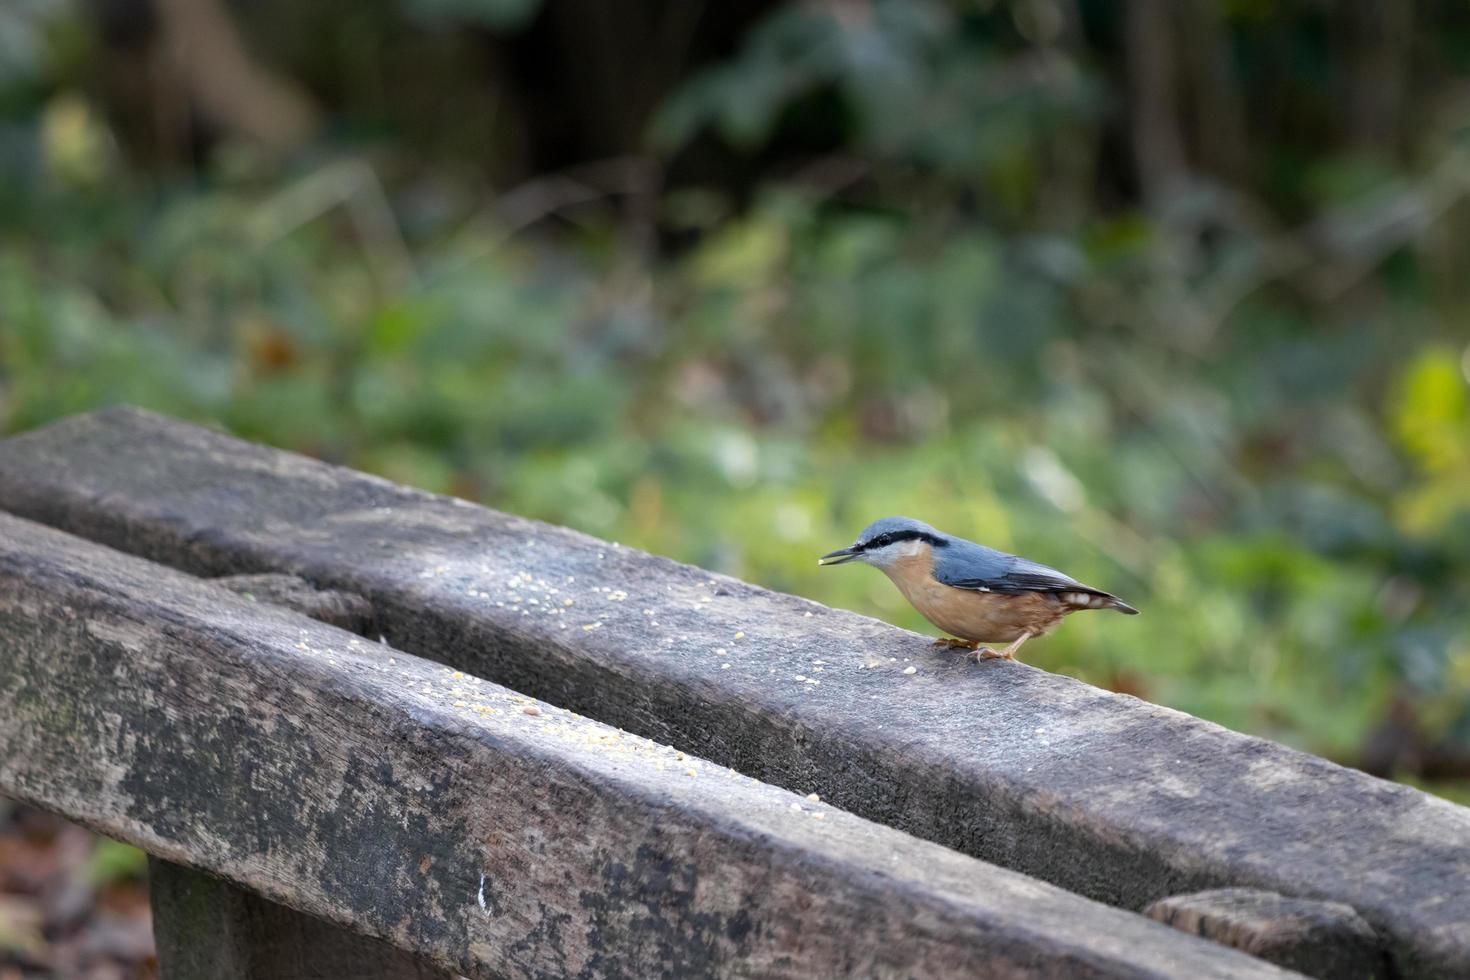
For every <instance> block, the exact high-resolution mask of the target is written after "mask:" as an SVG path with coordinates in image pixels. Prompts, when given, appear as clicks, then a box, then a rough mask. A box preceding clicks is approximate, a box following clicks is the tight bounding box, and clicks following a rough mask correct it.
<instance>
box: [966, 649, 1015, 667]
mask: <svg viewBox="0 0 1470 980" xmlns="http://www.w3.org/2000/svg"><path fill="white" fill-rule="evenodd" d="M1015 659H1016V655H1015V654H1014V653H1012V652H1011V651H1009V650H1002V651H1001V652H999V653H997V652H996V651H994V650H992V649H990V647H977V648H976V649H975V662H976V663H977V664H978V663H979V662H980V661H982V660H1015Z"/></svg>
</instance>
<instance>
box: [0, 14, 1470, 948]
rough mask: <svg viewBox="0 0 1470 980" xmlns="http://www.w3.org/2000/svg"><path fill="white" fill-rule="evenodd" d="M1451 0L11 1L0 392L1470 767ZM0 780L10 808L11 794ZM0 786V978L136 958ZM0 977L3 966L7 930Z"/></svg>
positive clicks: (105, 880)
mask: <svg viewBox="0 0 1470 980" xmlns="http://www.w3.org/2000/svg"><path fill="white" fill-rule="evenodd" d="M1467 197H1470V5H1466V4H1464V3H1463V2H1452V0H1438V2H1431V0H1419V2H1394V3H1378V2H1367V0H1341V2H1332V0H1287V2H1279V3H1277V2H1266V0H1132V2H1118V3H1104V2H1095V0H1012V2H1004V0H990V2H985V0H902V2H899V0H892V2H865V0H845V2H836V0H833V2H809V3H801V2H754V3H745V4H736V3H713V2H694V0H669V2H657V0H580V2H576V0H307V2H302V0H238V2H225V0H90V2H87V0H4V3H3V4H0V432H11V431H18V430H22V429H26V428H29V427H32V426H35V425H38V424H41V423H44V422H46V421H48V420H50V419H53V418H56V417H58V416H60V415H63V414H66V413H69V412H75V411H82V410H86V409H90V408H93V407H97V406H100V405H105V404H110V403H114V402H118V401H128V402H133V403H136V404H140V405H143V406H146V407H149V408H153V409H156V410H159V411H164V412H168V413H172V414H175V415H178V416H181V417H185V418H190V419H196V420H201V421H207V422H212V423H215V424H218V425H221V426H223V427H225V428H228V429H229V430H231V431H234V432H236V433H238V434H240V435H242V436H245V437H247V438H250V439H256V440H262V441H265V442H269V443H271V444H274V445H279V446H283V447H286V448H289V449H294V450H299V451H302V452H307V453H310V454H313V455H316V456H320V457H322V458H326V459H329V460H332V461H335V462H341V463H345V464H347V465H351V466H355V467H359V468H362V469H366V470H370V471H373V472H376V473H381V474H383V475H385V476H388V477H390V478H392V479H395V480H400V481H404V482H408V483H412V484H415V485H418V486H423V487H427V488H430V489H433V490H436V491H441V492H445V493H452V494H458V495H460V496H464V497H468V498H470V499H474V500H478V501H482V502H484V503H487V504H489V505H491V506H495V507H499V508H502V509H506V510H510V511H515V512H517V513H521V514H528V515H532V516H536V517H541V518H545V519H547V520H551V521H555V522H558V523H562V524H568V525H571V526H573V527H577V528H580V529H582V530H585V531H588V532H590V533H593V534H596V535H600V536H603V537H608V538H613V539H617V540H620V541H623V542H625V543H630V544H634V545H637V546H639V547H643V548H647V549H649V550H652V551H656V552H659V553H663V554H668V555H672V556H674V557H677V558H681V559H684V560H687V561H692V562H696V563H699V564H701V565H704V566H706V567H710V568H715V569H719V570H721V571H726V572H730V573H733V574H736V575H740V576H742V577H745V578H748V579H751V580H753V581H756V582H759V583H762V584H764V585H768V586H770V587H772V588H777V589H783V590H787V591H792V592H797V593H800V594H802V595H806V596H810V597H812V598H815V599H819V600H821V601H824V602H827V603H831V604H834V605H840V606H845V607H848V608H852V609H857V610H860V611H863V612H867V613H870V614H873V615H877V616H881V617H883V618H885V619H888V620H891V621H893V622H895V623H899V624H901V625H904V626H909V627H914V628H921V629H924V628H927V627H925V626H924V624H923V623H922V621H920V620H919V619H918V618H917V617H916V615H915V614H914V613H913V612H912V611H911V610H910V609H909V608H908V607H907V605H906V604H905V603H904V602H903V601H902V599H901V598H900V597H899V596H898V594H897V593H896V592H895V591H894V590H893V589H892V588H891V587H890V586H889V585H888V583H887V582H886V581H884V580H883V579H882V577H881V576H879V575H878V574H876V573H874V572H871V571H869V570H863V569H858V570H853V569H844V570H842V571H827V570H823V571H818V569H817V568H816V566H815V561H814V559H815V556H816V555H818V554H820V553H822V552H825V551H828V550H830V549H832V548H835V547H838V546H841V545H844V544H847V543H848V542H850V541H851V539H852V537H853V535H854V534H855V532H856V531H857V530H858V529H859V528H860V527H861V526H862V525H863V524H865V523H867V522H868V521H869V520H871V519H872V518H875V517H878V516H883V515H886V514H909V515H912V516H915V517H919V518H922V519H925V520H928V521H929V522H931V523H933V524H936V525H938V526H940V527H941V528H944V529H946V530H948V531H951V532H954V533H957V534H961V535H964V536H967V537H972V538H976V539H978V540H981V541H984V542H986V543H988V544H991V545H994V546H997V547H1000V548H1004V549H1007V550H1014V551H1019V552H1021V553H1024V554H1026V555H1028V556H1029V557H1032V558H1036V559H1038V560H1041V561H1044V562H1047V563H1049V564H1054V565H1057V566H1059V567H1061V568H1063V569H1064V570H1066V571H1068V572H1070V573H1072V574H1073V575H1075V576H1077V577H1078V578H1081V579H1083V580H1084V581H1087V582H1089V583H1092V584H1095V585H1098V586H1100V587H1103V588H1107V589H1111V590H1114V591H1117V592H1119V593H1120V594H1121V595H1123V596H1124V597H1125V598H1127V599H1128V600H1129V601H1130V602H1133V603H1134V604H1136V605H1138V606H1139V607H1140V608H1141V609H1142V610H1143V612H1144V615H1142V616H1140V617H1137V618H1136V619H1125V618H1123V617H1118V616H1105V615H1100V614H1099V615H1087V616H1078V617H1074V618H1072V619H1070V620H1069V621H1068V622H1067V624H1066V626H1065V627H1064V628H1063V629H1062V630H1061V631H1060V632H1059V633H1058V634H1057V635H1055V636H1054V637H1052V638H1049V639H1047V640H1046V641H1044V642H1039V643H1034V644H1031V645H1028V646H1027V647H1026V650H1025V653H1026V654H1027V655H1028V659H1030V660H1031V661H1032V662H1034V663H1037V664H1039V665H1041V666H1043V667H1045V668H1047V669H1049V670H1055V671H1061V672H1065V673H1069V674H1073V675H1075V676H1078V677H1081V678H1083V679H1085V680H1087V681H1089V682H1090V683H1094V684H1097V685H1100V686H1103V687H1107V688H1110V689H1113V690H1118V691H1126V692H1129V693H1132V694H1136V695H1138V696H1140V697H1144V698H1148V699H1151V700H1154V701H1158V702H1160V703H1163V704H1168V705H1171V706H1174V707H1178V708H1181V709H1183V710H1186V711H1190V712H1193V713H1195V714H1198V715H1201V716H1204V717H1207V718H1211V719H1214V720H1216V721H1219V722H1221V723H1222V724H1225V725H1228V726H1230V727H1232V728H1236V729H1239V730H1243V731H1249V732H1253V733H1257V734H1261V735H1264V736H1267V737H1270V738H1275V739H1279V740H1282V741H1285V742H1287V743H1289V744H1292V745H1296V746H1299V747H1302V748H1304V749H1307V750H1310V751H1313V752H1317V753H1321V754H1323V755H1326V756H1328V757H1330V758H1333V759H1335V760H1338V761H1340V762H1342V763H1344V764H1347V765H1352V766H1358V767H1361V768H1364V769H1366V770H1368V771H1370V772H1373V773H1377V774H1380V775H1384V776H1387V777H1390V778H1394V779H1401V780H1406V781H1409V782H1414V783H1416V784H1419V785H1422V786H1424V787H1425V788H1427V789H1429V790H1431V791H1433V792H1438V793H1442V794H1444V795H1446V796H1449V797H1451V798H1454V799H1459V800H1462V801H1464V800H1467V799H1470V616H1467V613H1470V574H1467V572H1466V568H1467V563H1470V202H1467ZM0 806H3V804H0ZM6 814H7V815H6V816H5V817H4V819H3V820H0V828H3V829H0V977H10V976H19V975H26V976H47V975H57V976H74V975H84V976H96V977H112V976H132V975H146V974H147V971H148V970H149V969H150V967H149V965H148V960H147V954H148V949H147V946H148V941H147V920H146V909H145V906H146V896H145V895H144V893H143V892H142V891H141V886H140V884H139V883H140V880H141V865H140V863H139V859H138V855H137V853H136V852H134V851H132V850H131V849H128V848H124V847H122V846H121V845H112V844H108V845H106V846H103V847H102V848H101V849H98V848H97V847H96V846H95V845H94V843H93V841H92V839H91V838H89V837H87V836H86V835H85V834H83V833H82V832H81V831H78V830H76V829H74V828H71V829H68V828H63V827H61V826H60V825H58V824H56V823H54V822H52V821H49V820H47V819H46V818H44V817H42V816H39V815H36V814H32V813H24V812H20V811H15V810H10V811H6ZM7 964H8V965H7Z"/></svg>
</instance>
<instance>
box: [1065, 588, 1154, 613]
mask: <svg viewBox="0 0 1470 980" xmlns="http://www.w3.org/2000/svg"><path fill="white" fill-rule="evenodd" d="M1062 601H1063V602H1065V603H1066V604H1067V605H1069V606H1071V607H1072V608H1074V609H1116V610H1118V612H1120V613H1122V614H1123V615H1125V616H1137V615H1138V610H1137V609H1134V608H1133V607H1132V606H1130V605H1128V603H1126V602H1124V601H1123V600H1122V599H1119V598H1118V597H1117V596H1115V595H1110V594H1108V593H1107V592H1090V591H1089V592H1063V593H1062Z"/></svg>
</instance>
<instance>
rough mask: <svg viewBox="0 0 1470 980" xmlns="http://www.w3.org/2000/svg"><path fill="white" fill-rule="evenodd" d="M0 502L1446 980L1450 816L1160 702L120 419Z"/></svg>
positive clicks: (559, 693)
mask: <svg viewBox="0 0 1470 980" xmlns="http://www.w3.org/2000/svg"><path fill="white" fill-rule="evenodd" d="M0 508H3V509H8V510H10V511H12V512H14V513H17V514H22V515H24V516H27V517H30V518H32V519H34V520H38V521H42V522H45V523H47V524H51V525H54V526H56V527H60V528H64V529H67V530H70V531H72V532H74V533H77V534H80V535H83V536H85V537H88V538H91V539H94V540H97V541H101V542H104V543H107V544H109V545H112V546H114V547H117V548H120V549H122V550H125V551H129V552H132V553H135V554H139V555H143V556H146V557H149V558H152V559H155V560H157V561H160V562H164V563H167V564H171V565H174V566H177V567H180V568H184V569H187V570H190V571H192V572H195V573H197V574H204V575H228V574H238V573H246V572H280V573H289V574H296V575H300V576H302V577H303V578H305V579H307V580H308V581H310V582H312V583H313V584H314V585H316V586H319V587H328V588H335V589H343V590H347V591H351V592H355V593H357V594H360V595H362V596H364V597H366V598H367V599H368V601H369V602H371V603H372V606H373V609H374V612H375V614H376V616H377V619H378V622H379V625H380V627H381V628H382V629H383V630H384V632H385V633H386V634H387V635H388V637H389V639H390V640H391V641H392V642H393V643H394V644H395V645H396V646H399V647H402V648H404V649H407V650H410V651H413V652H415V653H418V654H420V655H422V656H425V657H429V658H433V659H436V660H440V661H443V662H445V663H448V664H452V665H454V666H456V667H459V668H461V669H463V670H466V671H469V672H472V673H476V674H479V675H481V676H483V677H485V678H486V679H487V680H494V681H497V682H499V683H503V684H505V685H507V686H509V687H512V688H515V689H517V690H520V691H524V692H526V693H528V694H532V695H535V696H537V697H540V698H543V699H545V700H547V701H550V702H553V703H556V704H559V705H561V706H563V707H566V708H569V709H572V710H575V711H578V712H580V713H583V714H586V715H590V716H593V717H597V718H599V719H601V720H603V721H606V722H608V723H611V724H614V725H618V726H620V727H622V728H625V729H628V730H630V731H634V732H637V733H638V734H641V735H645V736H647V737H650V738H653V739H655V740H656V741H660V742H665V743H669V744H673V745H676V746H678V747H679V748H681V749H683V750H685V751H689V752H692V753H696V754H699V755H702V756H704V757H707V758H710V759H712V760H714V761H717V762H719V763H722V764H725V765H729V766H731V767H733V768H735V769H738V770H740V771H741V772H744V773H746V774H748V775H751V776H755V777H756V778H759V779H762V780H764V781H766V782H771V783H775V784H778V785H782V786H785V787H788V788H792V789H795V790H797V791H798V792H801V793H805V792H808V791H813V790H815V791H817V792H819V793H821V794H822V796H823V797H824V798H826V799H830V800H832V801H833V802H834V803H835V804H837V805H839V806H842V807H843V808H845V809H848V810H851V811H854V812H856V813H858V814H861V815H863V816H866V817H868V818H870V819H873V820H876V821H879V822H882V823H885V824H889V825H891V826H894V827H897V828H900V829H903V830H906V831H908V832H910V833H913V834H916V835H918V836H921V837H925V838H928V839H930V840H933V841H937V842H939V843H942V844H945V845H947V846H949V847H953V848H955V849H957V850H960V851H963V852H965V853H968V854H972V855H975V856H978V857H982V858H984V859H986V860H989V861H993V862H995V863H997V864H1002V865H1005V866H1007V867H1011V868H1015V869H1018V870H1021V871H1024V872H1026V873H1028V874H1032V875H1035V876H1037V877H1040V878H1044V879H1046V880H1049V881H1052V882H1054V883H1057V884H1060V885H1062V886H1064V887H1066V888H1069V889H1071V890H1073V891H1076V892H1079V893H1081V894H1084V895H1088V896H1091V897H1093V898H1097V899H1100V900H1102V901H1106V902H1108V903H1111V904H1115V905H1120V906H1123V907H1126V908H1132V909H1137V910H1141V909H1143V908H1144V907H1145V906H1147V905H1149V904H1150V903H1151V902H1153V901H1155V900H1157V899H1159V898H1163V897H1165V896H1168V895H1172V894H1179V893H1181V892H1187V891H1198V890H1204V889H1210V888H1218V887H1227V886H1243V887H1255V888H1262V889H1266V890H1270V891H1275V892H1279V893H1282V894H1288V895H1297V896H1302V897H1309V898H1318V899H1324V900H1331V901H1339V902H1344V903H1346V904H1348V905H1351V906H1352V907H1354V908H1355V909H1356V910H1357V911H1358V913H1359V914H1361V915H1362V916H1363V917H1364V918H1365V919H1366V920H1367V921H1368V922H1369V923H1371V924H1372V926H1373V927H1374V928H1375V929H1376V930H1377V931H1378V932H1379V933H1380V934H1381V935H1383V936H1384V937H1385V939H1386V940H1387V942H1388V944H1389V948H1390V951H1391V953H1392V955H1393V958H1394V965H1395V968H1396V969H1398V970H1399V971H1400V972H1401V973H1402V974H1403V975H1406V976H1410V975H1412V976H1465V975H1470V810H1467V809H1465V808H1461V807H1457V806H1454V805H1452V804H1450V803H1447V802H1445V801H1442V800H1439V799H1435V798H1433V797H1430V796H1427V795H1425V794H1423V793H1420V792H1418V791H1416V790H1413V789H1410V788H1408V787H1405V786H1401V785H1396V784H1393V783H1389V782H1385V781H1381V780H1378V779H1374V778H1371V777H1368V776H1365V775H1363V774H1361V773H1357V772H1353V771H1350V770H1347V769H1344V768H1341V767H1339V766H1335V765H1333V764H1331V763H1329V762H1326V761H1325V760H1322V759H1319V758H1316V757H1313V756H1309V755H1305V754H1302V753H1299V752H1294V751H1291V750H1289V749H1286V748H1284V747H1282V746H1280V745H1277V744H1274V743H1271V742H1267V741H1263V740H1260V739H1255V738H1250V737H1246V736H1243V735H1239V734H1236V733H1233V732H1230V731H1227V730H1225V729H1222V728H1220V727H1218V726H1216V725H1212V724H1209V723H1206V722H1203V721H1200V720H1198V719H1195V718H1192V717H1189V716H1187V715H1184V714H1181V713H1179V712H1176V711H1171V710H1169V709H1166V708H1161V707H1157V706H1155V705H1151V704H1148V703H1145V702H1142V701H1139V700H1137V699H1134V698H1131V697H1127V696H1122V695H1114V694H1110V693H1107V692H1104V691H1100V690H1097V689H1095V688H1092V687H1089V686H1087V685H1085V684H1082V683H1080V682H1078V681H1075V680H1072V679H1070V678H1067V677H1061V676H1056V675H1052V674H1048V673H1045V672H1044V671H1040V670H1036V669H1033V668H1030V667H1027V666H1024V665H1018V664H1013V663H1003V662H991V663H982V664H978V665H977V664H974V663H971V662H966V661H965V660H964V659H963V658H962V657H961V656H960V655H959V654H955V653H950V652H941V651H935V650H932V649H931V648H930V647H929V645H928V640H927V638H924V637H920V636H917V635H915V634H912V633H907V632H904V631H901V630H896V629H893V628H891V627H889V626H886V625H884V624H882V623H878V622H875V621H874V620H871V619H866V618H864V617H861V616H856V615H852V614H850V613H845V612H839V611H835V610H831V609H827V608H825V607H823V606H820V605H817V604H815V603H811V602H807V601H805V600H802V599H799V598H795V597H792V596H786V595H780V594H777V593H772V592H768V591H765V590H763V589H759V588H755V587H753V586H750V585H747V584H744V583H742V582H738V581H735V580H732V579H729V578H725V577H722V576H718V575H713V574H710V573H708V572H705V571H702V570H700V569H697V568H692V567H689V566H687V565H681V564H678V563H675V562H672V561H668V560H666V559H663V558H657V557H652V556H649V555H646V554H643V553H641V552H638V551H635V550H633V549H629V548H620V547H617V546H615V545H611V544H609V543H606V542H603V541H598V540H596V539H593V538H589V537H587V536H585V535H581V534H577V533H575V532H572V531H568V530H565V529H561V528H556V527H551V526H548V525H545V524H541V523H537V522H534V521H529V520H524V519H521V518H516V517H512V516H507V515H504V514H499V513H496V512H494V511H490V510H487V509H485V508H482V507H477V506H473V505H470V504H467V503H464V502H463V501H457V500H451V499H448V498H443V497H437V496H433V495H430V494H427V493H423V492H421V491H416V490H412V489H409V488H405V487H400V486H396V485H393V484H391V483H388V482H386V481H383V480H380V479H376V478H373V477H369V476H365V475H363V474H360V473H355V472H352V471H350V470H345V469H341V468H338V467H332V466H328V465H324V464H322V463H319V462H315V461H312V460H309V459H306V458H304V457H300V456H296V455H293V454H289V453H283V452H280V451H277V450H272V449H269V448H265V447H261V446H255V445H251V444H248V443H244V442H241V441H239V440H236V439H232V438H230V437H228V436H224V435H221V434H218V433H215V432H211V431H208V430H205V429H201V428H198V427H195V426H190V425H185V424H182V423H178V422H175V421H172V420H168V419H165V418H161V417H159V416H155V415H150V414H147V413H143V412H138V411H135V410H127V409H119V410H111V411H107V412H103V413H98V414H94V415H88V416H79V417H74V418H72V419H69V420H65V421H63V422H61V423H58V424H56V425H54V426H51V427H49V428H47V429H42V430H39V431H37V432H34V433H29V434H26V435H23V436H20V437H17V438H14V439H10V440H7V441H5V442H3V443H0ZM792 560H793V561H808V560H811V556H806V555H800V554H794V555H793V556H792ZM552 589H555V590H557V591H555V592H552V591H550V590H552ZM567 600H571V602H572V605H570V606H566V605H564V603H565V602H566V601H567ZM737 636H738V637H739V638H738V639H737ZM725 664H729V667H725V666H724V665H725ZM909 666H912V667H914V668H916V672H915V673H914V674H912V675H905V674H904V673H903V671H904V669H905V668H906V667H909ZM819 667H820V668H821V669H820V670H818V669H817V668H819ZM818 682H819V683H818Z"/></svg>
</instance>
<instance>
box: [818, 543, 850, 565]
mask: <svg viewBox="0 0 1470 980" xmlns="http://www.w3.org/2000/svg"><path fill="white" fill-rule="evenodd" d="M858 554H859V553H858V550H857V548H856V547H852V548H838V549H837V550H836V551H834V552H832V553H831V554H826V555H823V556H822V557H820V558H818V559H817V564H818V565H842V564H845V563H847V562H850V561H856V560H857V558H858Z"/></svg>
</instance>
